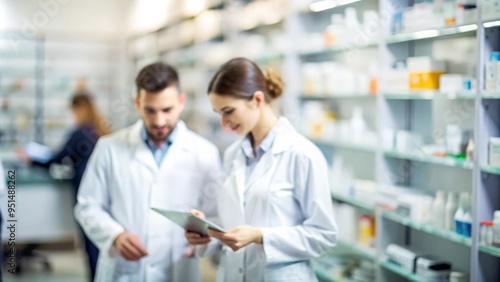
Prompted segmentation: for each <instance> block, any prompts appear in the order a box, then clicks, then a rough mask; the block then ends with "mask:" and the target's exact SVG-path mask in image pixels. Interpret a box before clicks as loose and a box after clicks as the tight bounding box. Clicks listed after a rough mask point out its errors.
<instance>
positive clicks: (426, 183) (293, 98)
mask: <svg viewBox="0 0 500 282" xmlns="http://www.w3.org/2000/svg"><path fill="white" fill-rule="evenodd" d="M257 2H262V1H243V0H242V1H237V0H227V1H215V3H212V4H213V5H209V7H207V8H206V9H207V10H216V11H219V12H221V13H223V15H224V16H223V18H224V20H228V22H224V23H223V24H222V25H221V30H220V32H218V33H215V34H214V36H213V37H209V38H204V40H197V39H196V38H195V37H192V38H191V39H187V40H186V39H185V38H184V40H181V39H176V40H173V42H169V41H168V39H169V38H176V36H172V37H170V36H167V35H172V34H174V35H176V34H175V33H172V31H171V30H173V31H176V30H177V31H178V30H179V29H178V27H176V26H178V25H182V24H183V23H184V22H186V21H191V20H196V19H197V17H198V16H199V15H201V14H202V12H200V13H199V14H196V15H190V16H187V17H186V16H179V17H172V18H175V19H176V20H174V22H172V23H169V24H167V25H166V26H165V27H162V28H160V29H159V30H157V31H154V32H151V33H147V34H138V35H137V36H133V37H131V38H130V40H129V42H128V45H129V48H128V54H129V55H128V58H129V61H130V63H131V65H132V68H131V69H130V70H131V71H130V78H131V79H130V81H133V77H135V74H136V72H137V70H138V69H139V68H140V67H142V66H144V65H145V64H147V63H150V62H153V61H156V60H160V59H161V60H164V61H167V62H170V63H171V64H173V65H174V66H176V67H177V68H179V70H180V75H181V79H182V80H183V84H182V86H183V89H184V90H185V91H186V92H188V93H189V94H190V100H191V101H193V103H191V106H192V108H191V109H190V110H191V112H192V116H191V117H185V118H186V119H188V120H189V119H191V120H192V121H196V122H195V123H193V126H196V125H197V124H198V126H199V130H203V129H207V128H209V130H208V131H212V132H211V134H212V135H210V132H209V133H208V134H207V136H209V137H210V136H212V138H214V139H212V140H216V139H217V137H214V136H217V135H219V134H221V133H220V131H217V129H218V128H219V125H218V117H217V116H214V114H213V113H212V112H211V107H210V106H209V104H208V100H207V98H206V85H207V84H208V81H209V80H210V78H211V77H212V76H213V74H214V72H215V71H216V69H217V66H219V65H220V64H221V63H223V62H224V61H226V60H227V59H229V58H231V57H235V56H246V57H249V58H252V59H254V60H255V61H256V62H257V63H259V64H260V65H262V66H268V65H270V66H277V67H280V69H281V71H282V74H283V75H284V78H285V81H286V83H287V87H286V93H285V94H284V96H283V99H282V103H283V104H282V105H280V106H281V107H280V108H281V109H282V113H283V114H284V115H285V116H287V117H288V118H289V120H290V121H291V123H292V124H294V125H295V126H296V127H297V128H300V129H301V130H302V131H303V132H304V133H305V134H307V133H308V132H307V129H306V128H303V127H302V125H303V123H302V122H303V116H302V113H303V112H302V110H303V109H304V106H305V105H306V104H307V103H320V104H321V105H324V106H325V107H332V108H335V110H336V111H337V112H338V114H339V116H340V117H342V118H346V119H348V118H349V117H350V116H351V112H352V110H353V108H354V107H356V106H360V107H361V108H362V109H363V114H364V118H365V120H366V123H367V127H368V129H369V130H371V131H373V132H375V133H376V134H377V141H380V142H375V143H374V144H366V143H363V142H359V140H358V141H357V142H353V140H318V139H317V138H315V137H314V136H312V135H311V136H309V137H310V138H311V140H312V141H313V142H315V143H316V144H317V145H318V147H319V148H320V149H322V151H323V152H324V153H325V156H326V158H327V160H328V161H329V162H330V163H331V162H332V161H333V159H334V157H337V156H341V157H342V158H343V159H344V160H345V164H346V165H348V166H350V167H352V168H353V171H354V173H355V175H356V177H357V178H359V179H363V180H371V181H373V182H374V183H376V184H377V185H380V188H379V189H381V190H382V189H385V188H384V187H386V186H387V185H398V186H404V187H407V188H412V189H420V188H419V187H425V188H426V189H429V190H430V192H435V191H437V190H446V191H454V192H465V191H467V192H471V194H472V199H473V207H474V213H473V218H474V227H473V236H472V238H469V239H467V238H462V237H460V236H458V235H456V234H454V233H453V232H450V231H446V230H441V229H436V228H432V227H431V226H429V225H426V224H422V223H419V222H413V221H411V220H409V219H408V218H402V217H401V216H399V215H398V214H396V213H395V212H389V211H386V210H383V209H381V208H380V207H373V206H371V205H367V204H365V203H363V202H361V201H359V200H356V199H352V198H349V197H346V196H341V195H338V194H334V195H332V200H333V201H335V202H343V203H346V204H349V205H352V206H354V207H356V208H359V209H360V210H362V211H363V212H367V211H368V212H371V213H373V214H374V215H375V218H376V223H377V228H376V229H377V242H376V246H377V249H376V251H375V255H373V254H371V253H370V254H368V253H366V252H365V251H366V250H364V249H362V247H360V246H358V245H356V244H352V243H350V244H347V243H346V242H339V245H341V246H340V247H339V248H343V249H348V250H350V251H351V252H352V253H354V254H362V253H364V254H365V256H364V258H371V259H372V260H373V261H375V262H376V266H377V267H376V277H377V279H376V281H378V282H383V281H408V280H409V281H422V279H421V278H420V277H417V276H415V275H414V274H412V273H408V272H405V271H404V270H403V269H401V268H399V267H398V266H397V265H395V264H392V263H390V262H388V261H387V260H386V259H385V248H386V246H387V245H388V244H391V243H397V244H402V245H409V246H413V247H417V248H419V249H422V250H424V251H426V252H429V254H434V255H436V256H437V257H439V258H441V259H444V260H448V261H450V262H452V263H453V265H454V269H456V270H460V271H464V272H468V273H470V281H475V282H476V281H477V282H486V281H499V280H500V257H499V250H498V249H496V248H494V247H489V246H483V245H480V244H479V243H478V234H477V233H478V232H477V231H478V227H479V226H478V222H479V221H481V220H487V219H491V216H492V214H493V210H495V209H500V189H498V187H500V169H499V168H495V167H491V166H489V165H488V162H487V147H488V146H487V145H488V144H487V140H488V138H489V137H490V136H500V122H499V118H498V115H495V113H498V112H500V111H499V110H500V109H499V108H500V92H497V91H489V92H486V91H483V89H481V87H479V89H478V91H474V92H458V93H439V92H436V91H418V92H389V91H384V85H383V81H384V75H385V74H386V73H385V69H386V68H385V67H388V66H392V65H393V64H394V63H395V62H396V61H401V60H406V58H408V57H411V56H433V57H434V58H435V59H440V60H446V61H452V62H453V64H452V66H451V68H450V69H449V71H450V73H459V74H462V75H467V76H471V77H475V78H476V79H477V81H478V85H481V86H482V85H483V84H482V82H483V76H484V71H483V69H484V63H485V59H486V56H487V53H489V51H492V50H496V51H498V50H500V46H498V42H496V43H495V40H494V38H495V37H494V36H495V34H498V29H499V26H500V21H499V20H498V19H497V20H495V19H493V20H483V19H482V18H481V17H482V13H478V19H477V20H476V21H473V22H467V23H464V24H459V25H456V26H451V27H445V28H425V29H423V30H416V31H415V32H404V33H398V34H393V35H390V32H388V30H389V27H388V25H389V22H388V21H382V23H381V26H383V30H384V32H382V33H373V34H368V37H369V38H368V40H365V41H363V42H362V43H360V44H346V45H345V46H344V45H340V46H333V47H330V48H312V49H307V48H305V49H304V48H302V47H304V46H306V47H309V45H313V44H312V42H309V38H308V37H306V36H308V35H310V34H318V33H321V32H323V31H324V30H325V28H326V27H327V26H328V25H329V22H330V16H331V14H332V13H343V12H344V9H345V8H346V7H348V6H351V7H354V8H356V9H358V11H361V12H362V11H366V10H375V11H378V12H379V15H383V16H384V17H383V18H385V19H389V18H391V14H392V12H393V11H395V10H396V8H397V7H394V6H393V4H401V3H403V4H404V3H408V1H389V0H379V1H368V0H364V1H363V0H361V1H346V2H354V3H350V4H348V5H344V6H338V7H336V8H334V9H331V10H326V11H322V12H317V13H313V12H311V11H308V10H307V8H304V5H303V3H304V2H306V1H302V0H289V1H275V0H273V1H266V2H282V4H283V5H285V6H283V7H285V8H283V9H276V10H273V12H275V11H278V10H279V12H282V11H284V14H283V18H282V19H279V20H275V21H271V23H269V22H268V23H265V22H261V23H260V24H257V25H252V26H250V27H241V26H240V25H239V21H238V20H241V19H242V18H243V17H241V14H242V13H241V12H242V10H241V9H242V8H246V7H248V6H250V5H253V4H255V3H257ZM410 2H412V1H410ZM478 2H479V8H481V4H482V1H478ZM179 6H181V5H179ZM399 8H404V7H399ZM177 12H178V11H177ZM361 12H358V18H359V16H360V15H361V14H362V13H361ZM176 14H177V15H180V14H181V13H176ZM271 14H272V13H271ZM275 14H276V13H275ZM245 15H246V17H245V18H247V19H248V18H249V17H250V16H249V15H248V14H245ZM278 32H282V33H283V34H284V35H285V36H283V37H280V40H281V41H282V42H284V45H285V48H282V49H278V51H277V50H276V49H275V48H270V49H272V51H270V52H269V53H265V55H262V54H257V53H255V52H251V51H253V50H250V51H248V48H247V49H246V50H247V51H243V50H244V49H245V48H243V47H248V46H242V42H244V44H246V42H247V41H245V40H246V39H247V38H252V37H254V36H255V35H264V36H265V38H266V39H272V38H276V37H275V35H276V33H278ZM178 34H181V33H178ZM496 38H498V36H497V37H496ZM165 40H167V41H165ZM270 42H271V41H270V40H267V41H264V42H263V43H262V41H261V44H256V45H251V44H249V46H252V47H255V49H259V48H260V49H262V47H263V46H262V45H264V47H266V48H267V47H270V46H271V45H272V44H269V43H270ZM226 43H227V44H226ZM457 46H460V48H456V47H457ZM212 47H215V48H214V49H212ZM250 49H251V48H250ZM213 50H215V51H213ZM222 55H224V56H222ZM332 61H334V62H338V63H340V64H341V65H343V66H347V67H349V68H350V69H353V70H358V71H362V72H364V73H368V72H369V71H370V70H369V69H368V68H369V65H370V63H371V62H373V61H376V62H378V63H379V64H380V65H381V66H382V68H381V70H380V71H379V72H378V74H379V89H380V90H379V93H378V95H370V93H362V92H361V93H360V92H359V91H352V92H350V91H339V92H338V93H337V92H335V93H334V94H332V95H329V96H325V94H324V93H319V92H318V93H307V94H308V95H306V92H305V91H303V87H302V85H301V81H302V79H303V75H302V70H303V66H304V65H305V64H307V63H321V62H332ZM367 92H368V91H367ZM189 107H190V105H188V108H189ZM201 121H203V122H201ZM449 123H456V124H458V125H460V126H462V127H464V128H470V129H474V140H475V145H476V151H475V154H474V158H473V159H472V160H460V159H454V158H442V157H436V156H432V155H429V154H427V153H426V151H425V150H423V149H422V150H421V149H418V150H411V151H410V152H408V151H399V150H396V149H395V148H391V147H389V148H386V147H385V144H384V142H382V141H383V134H384V132H386V130H388V129H389V130H392V131H394V132H395V131H398V130H405V131H409V132H412V133H417V134H420V135H422V136H427V137H432V138H433V139H435V141H436V142H437V141H440V139H443V137H444V133H443V132H445V131H444V128H445V127H446V125H447V124H449ZM214 132H215V133H214ZM226 144H227V142H226ZM380 144H384V146H382V145H380ZM220 148H221V149H223V148H224V145H223V146H220ZM334 181H335V179H332V182H334ZM334 254H335V251H334ZM334 254H333V255H334ZM328 273H329V271H328V269H318V275H319V276H320V277H321V279H322V280H325V281H335V280H334V279H331V280H330V279H329V277H328Z"/></svg>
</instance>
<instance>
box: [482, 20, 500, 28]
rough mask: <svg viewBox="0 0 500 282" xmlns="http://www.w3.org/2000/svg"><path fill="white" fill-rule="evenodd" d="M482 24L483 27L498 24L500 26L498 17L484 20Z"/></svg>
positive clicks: (491, 26)
mask: <svg viewBox="0 0 500 282" xmlns="http://www.w3.org/2000/svg"><path fill="white" fill-rule="evenodd" d="M483 26H484V27H485V28H493V27H498V26H500V18H498V19H493V20H488V21H485V22H483Z"/></svg>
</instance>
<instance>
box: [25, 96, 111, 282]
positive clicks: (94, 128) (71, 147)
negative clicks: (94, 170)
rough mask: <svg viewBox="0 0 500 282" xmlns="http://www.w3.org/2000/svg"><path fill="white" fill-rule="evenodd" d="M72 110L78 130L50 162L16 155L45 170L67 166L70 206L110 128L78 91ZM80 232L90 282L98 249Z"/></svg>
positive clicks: (92, 104)
mask: <svg viewBox="0 0 500 282" xmlns="http://www.w3.org/2000/svg"><path fill="white" fill-rule="evenodd" d="M71 111H72V113H73V117H74V120H75V123H76V125H77V128H76V129H75V130H74V131H73V132H72V133H71V135H70V136H69V138H68V140H67V142H66V143H65V145H64V146H63V147H62V148H61V150H60V151H59V152H58V153H57V154H55V155H54V156H53V157H52V158H51V159H50V160H49V161H47V162H39V161H35V160H31V159H30V158H29V157H28V156H27V154H26V153H25V152H23V151H21V152H20V153H19V155H20V157H21V158H22V159H24V160H25V161H26V162H28V163H31V164H32V165H35V166H42V167H45V168H49V167H50V166H51V165H52V164H54V163H59V164H60V163H64V164H70V165H71V166H72V167H73V170H74V176H73V178H72V183H73V187H74V189H73V190H74V191H73V193H74V203H73V204H76V196H77V194H78V187H79V186H80V182H81V180H82V177H83V173H84V172H85V167H86V166H87V162H88V160H89V158H90V155H91V154H92V151H93V150H94V147H95V144H96V143H97V140H98V139H99V137H101V136H103V135H106V134H108V133H109V130H108V128H109V125H108V123H107V122H106V121H105V119H104V118H103V117H102V115H101V114H100V112H99V111H98V110H97V108H96V106H95V105H94V103H93V101H92V99H91V97H90V95H89V94H87V93H85V92H79V93H76V94H75V95H74V96H73V98H72V100H71ZM80 233H81V235H82V237H83V240H84V244H85V251H86V253H87V258H88V267H89V270H90V275H91V281H93V279H94V277H95V272H96V266H97V259H98V257H99V250H98V248H97V247H96V246H95V245H94V244H93V243H92V241H90V240H89V238H88V237H87V236H86V235H85V233H84V232H83V230H82V229H81V228H80Z"/></svg>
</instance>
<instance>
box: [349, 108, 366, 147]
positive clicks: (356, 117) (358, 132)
mask: <svg viewBox="0 0 500 282" xmlns="http://www.w3.org/2000/svg"><path fill="white" fill-rule="evenodd" d="M350 130H351V138H352V141H353V142H355V143H360V142H362V141H363V134H364V133H365V131H366V123H365V120H364V118H363V109H362V108H361V107H360V106H355V107H354V108H353V110H352V117H351V120H350Z"/></svg>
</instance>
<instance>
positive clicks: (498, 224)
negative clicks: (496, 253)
mask: <svg viewBox="0 0 500 282" xmlns="http://www.w3.org/2000/svg"><path fill="white" fill-rule="evenodd" d="M492 245H493V246H495V247H499V248H500V210H499V211H495V213H494V219H493V244H492Z"/></svg>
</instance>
